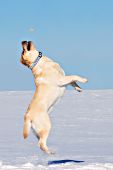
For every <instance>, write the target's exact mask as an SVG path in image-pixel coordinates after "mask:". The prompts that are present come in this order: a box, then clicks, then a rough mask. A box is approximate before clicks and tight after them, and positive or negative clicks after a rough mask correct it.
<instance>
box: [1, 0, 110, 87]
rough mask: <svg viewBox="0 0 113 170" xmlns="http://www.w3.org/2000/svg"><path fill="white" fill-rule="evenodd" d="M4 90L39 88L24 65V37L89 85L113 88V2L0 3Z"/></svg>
mask: <svg viewBox="0 0 113 170" xmlns="http://www.w3.org/2000/svg"><path fill="white" fill-rule="evenodd" d="M0 21H1V24H0V42H1V43H0V59H1V62H0V80H1V81H0V90H34V89H35V86H34V82H33V76H32V74H31V71H30V70H29V69H28V68H27V67H24V66H22V65H21V64H20V63H19V60H20V55H21V50H22V49H21V41H22V40H32V41H34V42H35V44H36V47H37V49H39V50H40V51H42V52H43V54H44V55H47V56H48V57H50V58H52V59H54V60H55V61H57V62H59V63H60V64H61V66H62V67H63V68H64V70H65V72H66V74H67V75H69V74H77V75H81V76H85V77H87V78H88V79H89V82H88V83H87V85H81V86H82V87H83V88H84V89H111V88H113V75H112V74H113V1H112V0H32V1H31V0H24V1H23V0H19V1H15V0H9V1H8V0H2V1H0Z"/></svg>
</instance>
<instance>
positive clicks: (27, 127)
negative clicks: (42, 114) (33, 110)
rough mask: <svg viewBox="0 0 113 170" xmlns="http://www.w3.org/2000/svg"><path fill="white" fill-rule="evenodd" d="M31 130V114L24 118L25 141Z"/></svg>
mask: <svg viewBox="0 0 113 170" xmlns="http://www.w3.org/2000/svg"><path fill="white" fill-rule="evenodd" d="M30 129H31V120H30V117H29V114H26V115H25V117H24V129H23V137H24V139H25V138H27V137H28V135H29V132H30Z"/></svg>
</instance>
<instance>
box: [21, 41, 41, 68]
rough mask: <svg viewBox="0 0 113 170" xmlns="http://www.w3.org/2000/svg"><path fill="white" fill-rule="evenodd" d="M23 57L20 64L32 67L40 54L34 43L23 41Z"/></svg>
mask: <svg viewBox="0 0 113 170" xmlns="http://www.w3.org/2000/svg"><path fill="white" fill-rule="evenodd" d="M22 48H23V51H22V55H21V59H20V62H21V63H22V64H24V65H25V66H28V67H30V66H31V64H32V63H33V62H34V61H35V60H36V58H37V56H38V54H39V52H38V51H37V50H36V48H35V46H34V44H33V42H32V41H28V42H27V41H22Z"/></svg>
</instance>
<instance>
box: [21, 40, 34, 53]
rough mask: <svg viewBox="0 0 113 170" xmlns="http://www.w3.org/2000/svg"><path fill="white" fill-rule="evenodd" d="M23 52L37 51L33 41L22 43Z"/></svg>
mask: <svg viewBox="0 0 113 170" xmlns="http://www.w3.org/2000/svg"><path fill="white" fill-rule="evenodd" d="M22 47H23V51H30V50H35V47H34V44H33V42H32V41H28V42H27V41H22Z"/></svg>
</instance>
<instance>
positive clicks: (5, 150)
mask: <svg viewBox="0 0 113 170" xmlns="http://www.w3.org/2000/svg"><path fill="white" fill-rule="evenodd" d="M32 95H33V92H28V91H26V92H25V91H23V92H0V170H13V169H16V170H17V169H18V170H46V169H47V170H53V169H54V170H60V169H61V170H62V169H63V170H64V169H68V170H71V169H73V170H113V90H98V91H96V90H85V91H83V92H82V93H77V92H76V91H73V90H67V91H66V92H65V95H64V97H63V98H62V99H61V100H60V101H59V102H58V103H57V104H56V105H55V107H54V109H53V112H52V113H51V114H50V116H51V120H52V125H53V126H52V131H51V134H50V136H49V138H48V146H49V147H50V148H51V149H52V150H54V151H56V154H55V155H52V156H48V155H47V154H45V153H43V152H42V151H41V150H40V149H39V148H38V147H37V139H36V138H35V136H34V135H33V134H32V132H31V133H30V135H29V138H28V139H26V140H24V139H23V137H22V129H23V115H24V112H25V111H26V109H27V106H28V104H29V102H30V100H31V98H32ZM62 159H73V160H80V161H84V162H83V163H66V164H58V165H54V164H53V165H48V161H52V160H62Z"/></svg>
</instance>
